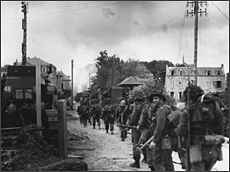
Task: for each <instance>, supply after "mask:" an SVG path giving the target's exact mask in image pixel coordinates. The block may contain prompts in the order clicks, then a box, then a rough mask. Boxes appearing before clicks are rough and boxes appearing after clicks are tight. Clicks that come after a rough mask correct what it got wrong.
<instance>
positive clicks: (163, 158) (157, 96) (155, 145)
mask: <svg viewBox="0 0 230 172" xmlns="http://www.w3.org/2000/svg"><path fill="white" fill-rule="evenodd" d="M151 99H152V101H153V102H154V103H153V104H155V106H156V107H155V108H156V109H155V110H156V111H155V122H154V123H155V124H154V125H155V127H154V130H153V139H152V142H151V143H150V145H149V148H150V150H151V156H152V157H151V161H152V162H149V166H150V168H151V170H157V171H158V170H159V171H174V166H173V162H172V143H171V138H172V137H173V136H172V132H173V130H171V126H170V122H169V120H168V115H169V114H170V113H171V107H170V106H169V105H166V103H165V101H166V98H165V96H164V95H163V93H161V92H159V93H154V94H153V95H152V98H151ZM153 121H154V120H153ZM152 167H153V169H152Z"/></svg>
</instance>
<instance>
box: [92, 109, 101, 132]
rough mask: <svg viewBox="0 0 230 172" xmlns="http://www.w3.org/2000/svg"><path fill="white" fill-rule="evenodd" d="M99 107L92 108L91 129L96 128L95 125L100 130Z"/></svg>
mask: <svg viewBox="0 0 230 172" xmlns="http://www.w3.org/2000/svg"><path fill="white" fill-rule="evenodd" d="M101 113H102V112H101V107H100V106H99V105H95V106H94V108H93V115H92V116H93V128H95V127H96V123H97V125H98V128H99V129H100V128H101V122H100V118H101Z"/></svg>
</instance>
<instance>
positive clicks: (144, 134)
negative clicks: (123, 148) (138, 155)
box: [138, 92, 161, 171]
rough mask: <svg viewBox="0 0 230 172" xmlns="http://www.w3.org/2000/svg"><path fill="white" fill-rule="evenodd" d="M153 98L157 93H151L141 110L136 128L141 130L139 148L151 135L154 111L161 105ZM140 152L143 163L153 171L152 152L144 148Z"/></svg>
mask: <svg viewBox="0 0 230 172" xmlns="http://www.w3.org/2000/svg"><path fill="white" fill-rule="evenodd" d="M155 96H156V97H159V94H158V93H157V92H153V93H152V94H151V95H150V96H149V102H148V103H147V104H146V105H145V107H144V108H143V111H142V114H141V117H140V120H139V122H138V128H140V130H141V137H140V140H139V145H140V146H141V145H143V144H144V143H145V142H146V141H147V140H148V139H149V138H150V137H151V136H152V135H153V130H154V128H155V125H156V121H155V118H156V111H157V110H158V108H160V105H161V104H160V102H159V100H158V99H155ZM142 152H143V155H144V162H147V163H148V165H149V168H150V169H151V170H152V171H153V170H154V166H153V164H152V151H151V150H150V149H149V148H148V147H147V146H146V147H144V148H143V149H142Z"/></svg>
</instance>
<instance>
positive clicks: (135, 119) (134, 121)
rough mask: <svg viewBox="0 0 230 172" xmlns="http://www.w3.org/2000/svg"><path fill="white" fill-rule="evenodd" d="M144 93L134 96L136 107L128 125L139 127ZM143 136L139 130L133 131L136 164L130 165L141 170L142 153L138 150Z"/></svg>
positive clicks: (138, 92)
mask: <svg viewBox="0 0 230 172" xmlns="http://www.w3.org/2000/svg"><path fill="white" fill-rule="evenodd" d="M144 99H145V96H144V93H143V92H142V91H137V92H136V93H135V95H134V107H133V112H132V114H131V116H130V118H129V120H128V122H127V123H128V125H129V126H133V127H137V125H138V121H139V120H140V116H141V112H142V109H143V107H144ZM140 136H141V132H140V130H139V129H135V128H133V129H132V143H133V159H134V163H132V164H130V166H131V167H135V168H140V158H141V155H140V152H139V150H138V149H137V148H138V142H139V139H140Z"/></svg>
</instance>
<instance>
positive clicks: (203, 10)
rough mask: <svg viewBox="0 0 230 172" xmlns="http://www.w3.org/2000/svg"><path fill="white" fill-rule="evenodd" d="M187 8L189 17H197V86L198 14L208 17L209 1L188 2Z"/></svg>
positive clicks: (195, 64)
mask: <svg viewBox="0 0 230 172" xmlns="http://www.w3.org/2000/svg"><path fill="white" fill-rule="evenodd" d="M187 7H190V9H187V16H189V15H190V16H193V15H194V16H195V23H194V71H195V82H194V84H195V85H197V75H198V72H197V52H198V13H199V14H200V16H202V14H205V15H207V1H198V0H194V1H188V2H187Z"/></svg>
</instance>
